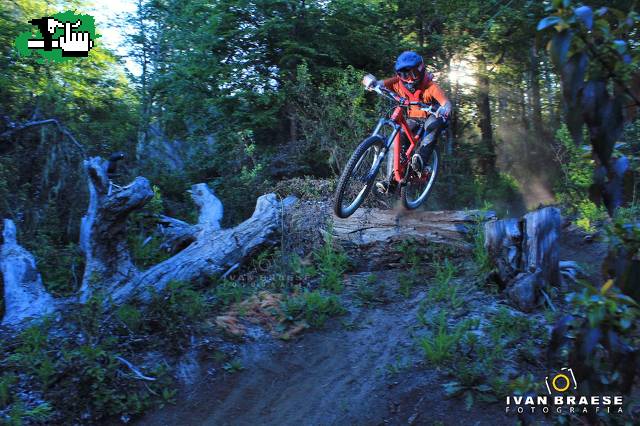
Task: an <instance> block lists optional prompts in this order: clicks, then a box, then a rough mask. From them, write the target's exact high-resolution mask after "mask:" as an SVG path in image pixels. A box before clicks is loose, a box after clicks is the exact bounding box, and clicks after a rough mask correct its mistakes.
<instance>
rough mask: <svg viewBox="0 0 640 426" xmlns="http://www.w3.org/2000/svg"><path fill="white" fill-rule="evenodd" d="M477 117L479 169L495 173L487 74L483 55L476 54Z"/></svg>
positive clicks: (487, 172) (490, 173) (489, 174)
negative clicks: (479, 148)
mask: <svg viewBox="0 0 640 426" xmlns="http://www.w3.org/2000/svg"><path fill="white" fill-rule="evenodd" d="M477 59H478V100H477V105H478V117H479V126H480V134H481V138H480V141H481V142H480V143H481V147H482V152H481V154H480V170H481V172H482V174H484V175H485V176H492V175H494V174H495V173H496V154H495V146H494V142H493V128H492V127H491V103H490V99H489V75H488V72H487V61H486V58H485V57H484V55H478V57H477Z"/></svg>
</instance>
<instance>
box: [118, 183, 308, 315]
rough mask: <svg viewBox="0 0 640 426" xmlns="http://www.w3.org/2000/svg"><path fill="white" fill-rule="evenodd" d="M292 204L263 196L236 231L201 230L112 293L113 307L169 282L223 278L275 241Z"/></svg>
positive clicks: (146, 296)
mask: <svg viewBox="0 0 640 426" xmlns="http://www.w3.org/2000/svg"><path fill="white" fill-rule="evenodd" d="M212 195H213V194H212V193H210V194H207V197H209V196H212ZM295 200H296V199H295V198H294V197H289V198H286V199H285V200H284V201H278V199H277V198H276V196H275V195H274V194H267V195H263V196H261V197H259V198H258V201H257V203H256V209H255V211H254V212H253V215H252V216H251V217H250V218H249V219H247V220H246V221H244V222H242V223H241V224H239V225H237V226H236V227H234V228H229V229H218V228H217V227H215V226H202V227H200V228H199V230H198V231H196V232H197V234H196V235H195V240H194V242H193V243H191V244H190V245H189V246H188V247H187V248H185V249H184V250H182V251H181V252H179V253H177V254H176V255H174V256H173V257H171V258H169V259H167V260H165V261H164V262H161V263H159V264H157V265H155V266H153V267H151V268H149V269H148V270H146V271H144V272H141V273H140V274H139V275H138V276H137V277H135V278H134V279H133V280H131V281H130V282H129V283H127V284H126V285H124V286H122V287H120V288H117V289H115V291H114V292H113V293H112V294H111V297H112V298H113V300H114V301H115V302H116V303H122V302H124V301H126V300H127V299H130V298H132V297H136V298H137V299H139V300H142V301H146V300H148V299H149V296H150V295H151V289H154V290H155V291H161V290H162V289H163V288H165V287H166V285H167V284H168V283H170V282H171V281H188V280H192V279H195V278H199V277H215V276H221V275H223V274H224V273H225V272H226V271H227V270H229V269H230V268H234V267H237V266H236V265H239V264H242V263H243V262H244V260H245V259H247V258H249V257H250V256H251V255H252V254H253V253H255V252H256V251H257V250H259V249H260V248H262V247H264V246H265V245H269V244H273V243H275V242H276V241H277V236H278V235H279V233H280V231H281V228H282V214H283V210H284V209H287V208H289V207H291V206H292V205H293V203H295Z"/></svg>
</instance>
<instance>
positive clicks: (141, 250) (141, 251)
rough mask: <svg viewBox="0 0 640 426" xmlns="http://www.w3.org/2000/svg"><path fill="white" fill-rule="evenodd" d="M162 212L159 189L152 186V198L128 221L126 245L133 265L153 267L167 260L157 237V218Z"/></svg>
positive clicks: (166, 254)
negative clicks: (127, 244)
mask: <svg viewBox="0 0 640 426" xmlns="http://www.w3.org/2000/svg"><path fill="white" fill-rule="evenodd" d="M163 211H164V205H163V199H162V193H161V192H160V188H159V187H158V186H156V185H153V198H151V200H149V202H148V203H147V204H146V205H145V207H144V208H143V209H142V210H138V211H135V212H134V213H133V214H131V215H130V216H129V220H128V231H129V234H128V243H129V249H130V251H131V256H132V257H133V261H134V263H135V264H136V265H137V266H139V267H142V268H146V267H149V266H153V265H155V264H157V263H160V262H162V261H163V260H166V259H167V258H169V254H168V253H167V252H166V251H164V250H162V249H161V248H160V246H161V244H162V240H161V236H160V235H157V232H156V231H157V229H156V228H157V223H158V221H157V216H158V215H159V214H161V213H163Z"/></svg>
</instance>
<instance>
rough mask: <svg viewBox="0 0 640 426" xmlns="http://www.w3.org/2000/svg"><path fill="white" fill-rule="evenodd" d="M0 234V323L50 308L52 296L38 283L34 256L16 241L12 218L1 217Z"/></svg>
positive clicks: (35, 315)
mask: <svg viewBox="0 0 640 426" xmlns="http://www.w3.org/2000/svg"><path fill="white" fill-rule="evenodd" d="M2 236H3V243H2V247H0V271H1V272H2V280H3V282H4V304H5V315H4V318H2V324H3V325H7V326H15V325H18V324H19V323H21V322H23V321H25V320H27V319H29V318H38V317H41V316H43V315H46V314H48V313H50V312H53V311H54V310H55V309H56V305H55V302H54V299H53V297H52V296H51V295H50V294H49V293H47V291H46V290H45V288H44V286H43V285H42V278H41V277H40V274H39V273H38V270H37V268H36V261H35V258H34V257H33V255H32V254H31V253H29V252H28V251H27V250H26V249H25V248H24V247H22V246H21V245H19V244H18V242H17V238H16V226H15V224H14V223H13V221H11V220H9V219H5V220H4V229H3V232H2Z"/></svg>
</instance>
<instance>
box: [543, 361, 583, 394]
mask: <svg viewBox="0 0 640 426" xmlns="http://www.w3.org/2000/svg"><path fill="white" fill-rule="evenodd" d="M544 384H545V385H547V392H549V395H551V393H552V392H551V389H552V388H553V390H555V391H556V392H565V391H566V390H567V389H569V388H572V389H577V388H578V382H577V381H576V377H575V376H574V375H573V370H572V369H571V368H567V367H564V368H561V369H560V372H559V373H558V374H556V375H555V376H553V378H552V379H551V380H549V376H547V377H545V378H544ZM572 385H573V386H572Z"/></svg>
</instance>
